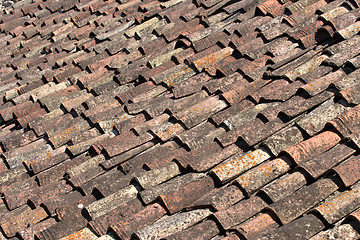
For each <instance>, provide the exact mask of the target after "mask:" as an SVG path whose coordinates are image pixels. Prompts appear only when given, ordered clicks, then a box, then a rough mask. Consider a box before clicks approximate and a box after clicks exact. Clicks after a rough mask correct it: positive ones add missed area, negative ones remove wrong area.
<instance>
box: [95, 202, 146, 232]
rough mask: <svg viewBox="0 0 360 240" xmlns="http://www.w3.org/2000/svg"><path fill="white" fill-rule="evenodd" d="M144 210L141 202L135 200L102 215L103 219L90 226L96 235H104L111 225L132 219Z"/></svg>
mask: <svg viewBox="0 0 360 240" xmlns="http://www.w3.org/2000/svg"><path fill="white" fill-rule="evenodd" d="M143 209H144V206H142V203H141V201H140V200H138V199H136V198H135V199H133V200H130V201H128V202H126V203H124V204H122V205H120V206H119V207H117V208H115V209H114V210H111V211H110V212H108V213H106V214H104V215H102V216H101V217H98V218H97V219H95V220H91V221H90V223H89V226H90V227H91V229H92V230H93V231H95V232H96V234H98V235H104V234H106V232H108V229H109V227H110V226H111V225H113V224H116V223H117V222H119V221H121V220H122V219H123V218H127V217H130V216H132V215H134V214H136V213H137V212H140V211H141V210H143Z"/></svg>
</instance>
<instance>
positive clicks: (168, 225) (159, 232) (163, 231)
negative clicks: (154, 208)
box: [134, 209, 211, 240]
mask: <svg viewBox="0 0 360 240" xmlns="http://www.w3.org/2000/svg"><path fill="white" fill-rule="evenodd" d="M210 214H211V211H210V210H208V209H198V210H193V211H189V212H182V213H177V214H174V215H172V216H170V217H166V218H165V219H159V220H158V221H156V222H155V223H154V224H152V225H150V226H147V227H144V228H142V229H139V230H137V231H136V232H135V234H134V235H135V236H136V237H137V238H138V239H144V240H145V239H160V238H163V237H166V236H169V235H171V234H174V233H176V232H180V231H183V230H185V229H186V228H188V227H191V226H192V225H194V224H195V223H197V222H199V221H201V220H203V219H204V218H206V217H207V216H209V215H210Z"/></svg>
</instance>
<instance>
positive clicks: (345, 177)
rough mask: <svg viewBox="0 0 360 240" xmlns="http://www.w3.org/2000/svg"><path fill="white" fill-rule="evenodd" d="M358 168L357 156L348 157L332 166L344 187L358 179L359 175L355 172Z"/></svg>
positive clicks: (359, 163) (359, 165)
mask: <svg viewBox="0 0 360 240" xmlns="http://www.w3.org/2000/svg"><path fill="white" fill-rule="evenodd" d="M359 169H360V162H359V157H358V156H353V157H350V158H349V159H347V160H345V161H344V162H342V163H340V164H339V165H337V166H336V167H334V168H333V170H334V171H335V172H336V173H337V174H338V175H339V177H340V178H341V180H342V182H343V183H344V185H345V186H346V187H349V186H351V185H353V184H354V183H355V182H357V181H358V180H359V175H358V174H357V173H358V171H359Z"/></svg>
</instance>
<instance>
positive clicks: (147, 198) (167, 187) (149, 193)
mask: <svg viewBox="0 0 360 240" xmlns="http://www.w3.org/2000/svg"><path fill="white" fill-rule="evenodd" d="M202 177H204V174H197V173H189V174H185V175H182V176H180V177H177V178H174V179H171V180H170V181H167V182H165V183H162V184H160V185H157V186H154V187H152V188H150V189H145V190H144V191H141V192H140V193H139V194H140V197H141V199H142V200H143V202H144V203H146V204H148V203H150V202H152V201H154V200H155V199H156V198H157V197H158V196H160V195H163V194H166V193H170V192H172V191H176V189H179V188H180V187H182V186H186V185H187V184H189V183H191V182H193V181H196V180H199V179H200V178H202ZM196 183H197V182H196ZM199 187H200V186H199Z"/></svg>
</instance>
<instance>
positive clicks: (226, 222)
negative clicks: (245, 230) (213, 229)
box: [214, 196, 267, 229]
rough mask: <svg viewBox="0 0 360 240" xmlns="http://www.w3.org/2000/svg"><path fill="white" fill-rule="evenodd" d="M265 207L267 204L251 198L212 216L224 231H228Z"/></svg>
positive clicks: (255, 197) (253, 197)
mask: <svg viewBox="0 0 360 240" xmlns="http://www.w3.org/2000/svg"><path fill="white" fill-rule="evenodd" d="M266 206H267V204H266V203H265V202H264V201H263V200H262V199H261V198H259V197H257V196H252V197H250V198H249V199H246V200H242V201H240V202H239V203H237V204H235V205H233V206H231V207H229V208H228V209H225V210H222V211H219V212H216V213H214V216H215V218H216V220H217V221H218V222H219V223H220V224H221V226H222V227H223V228H224V229H230V228H232V227H233V226H236V225H238V224H240V223H242V222H243V221H245V220H247V219H248V218H250V217H252V216H253V215H255V214H256V213H258V212H260V211H261V210H262V209H263V208H264V207H266Z"/></svg>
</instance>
